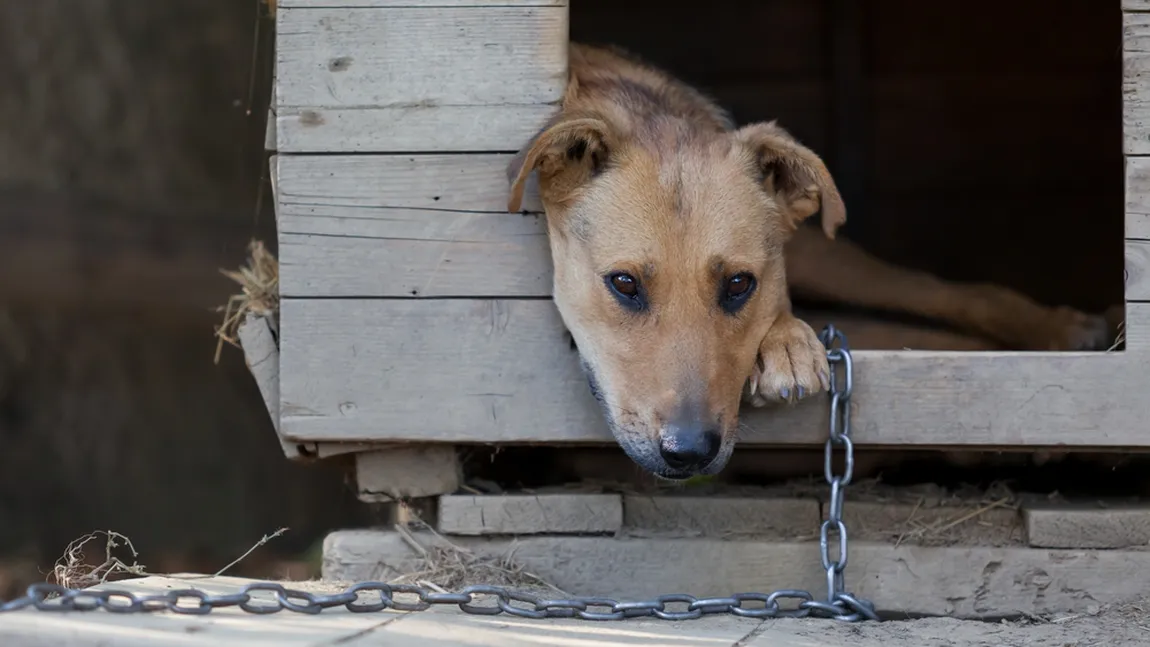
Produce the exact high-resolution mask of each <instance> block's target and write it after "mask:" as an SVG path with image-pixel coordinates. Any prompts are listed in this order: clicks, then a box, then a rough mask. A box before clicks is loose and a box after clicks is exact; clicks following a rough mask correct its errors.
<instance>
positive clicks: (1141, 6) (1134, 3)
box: [297, 0, 1150, 11]
mask: <svg viewBox="0 0 1150 647" xmlns="http://www.w3.org/2000/svg"><path fill="white" fill-rule="evenodd" d="M297 1H298V0H297ZM1122 10H1123V11H1150V0H1122Z"/></svg>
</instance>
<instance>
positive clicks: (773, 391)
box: [743, 308, 831, 407]
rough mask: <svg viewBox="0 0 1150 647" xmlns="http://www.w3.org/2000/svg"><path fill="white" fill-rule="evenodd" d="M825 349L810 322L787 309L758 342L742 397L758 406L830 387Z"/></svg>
mask: <svg viewBox="0 0 1150 647" xmlns="http://www.w3.org/2000/svg"><path fill="white" fill-rule="evenodd" d="M830 379H831V372H830V366H829V364H828V363H827V351H826V347H825V346H823V343H822V342H821V341H819V337H818V335H817V334H815V331H814V330H813V329H812V328H811V326H810V324H808V323H807V322H805V321H803V320H802V319H799V318H797V317H795V316H794V314H792V313H791V312H790V309H789V308H788V309H787V311H786V312H784V313H783V314H782V315H780V316H779V318H778V319H777V320H775V322H774V323H773V324H771V329H770V331H769V332H768V333H767V337H766V339H764V340H763V342H762V343H761V344H760V345H759V356H758V358H757V359H756V361H755V368H754V371H753V372H752V373H751V378H750V380H748V382H747V385H746V388H745V389H744V391H743V399H744V400H745V401H747V402H749V403H750V404H751V405H753V406H756V407H761V406H763V405H765V404H767V403H768V402H776V403H779V402H797V401H798V400H801V399H802V398H805V397H807V396H809V395H814V394H816V393H819V392H821V391H825V390H827V389H828V388H830Z"/></svg>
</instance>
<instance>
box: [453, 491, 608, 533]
mask: <svg viewBox="0 0 1150 647" xmlns="http://www.w3.org/2000/svg"><path fill="white" fill-rule="evenodd" d="M622 525H623V501H622V497H621V496H620V495H618V494H591V493H558V492H557V493H546V494H488V495H471V494H448V495H444V496H441V497H439V523H438V527H439V531H440V532H442V533H446V534H449V535H538V534H547V533H555V534H580V533H584V534H585V533H615V532H618V531H619V529H620V528H621V527H622Z"/></svg>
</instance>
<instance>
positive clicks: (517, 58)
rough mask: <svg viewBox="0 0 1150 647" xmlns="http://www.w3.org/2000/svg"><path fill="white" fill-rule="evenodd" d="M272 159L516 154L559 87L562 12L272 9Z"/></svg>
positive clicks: (562, 80) (518, 8) (563, 60)
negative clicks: (284, 155) (286, 155)
mask: <svg viewBox="0 0 1150 647" xmlns="http://www.w3.org/2000/svg"><path fill="white" fill-rule="evenodd" d="M276 30H277V31H276V98H275V106H274V107H275V112H276V115H277V120H278V123H277V136H278V138H279V141H278V150H279V151H280V152H308V151H310V152H315V151H324V152H333V151H356V152H363V151H368V150H375V151H444V150H451V151H476V150H503V151H506V150H512V151H514V150H516V149H518V147H519V146H521V145H522V144H523V143H524V142H526V141H527V139H528V137H530V135H531V134H533V132H534V131H535V130H537V129H538V128H539V127H540V126H541V125H542V123H543V122H544V121H545V120H546V118H547V117H548V116H549V115H550V113H551V112H552V111H553V110H554V105H553V104H554V103H555V102H557V101H558V100H559V99H560V97H561V95H562V91H563V88H564V86H565V84H566V79H567V7H565V6H560V5H550V6H530V5H514V4H503V5H499V6H494V5H489V6H422V7H421V6H371V7H355V6H346V5H342V6H332V7H312V6H307V7H300V6H296V7H290V6H285V7H281V8H280V10H279V11H278V12H277V25H276Z"/></svg>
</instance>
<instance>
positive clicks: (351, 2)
mask: <svg viewBox="0 0 1150 647" xmlns="http://www.w3.org/2000/svg"><path fill="white" fill-rule="evenodd" d="M278 4H279V7H280V8H285V9H308V8H317V7H337V8H356V7H492V6H495V7H499V6H503V7H506V6H508V5H512V6H520V7H565V6H567V0H279V2H278Z"/></svg>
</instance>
